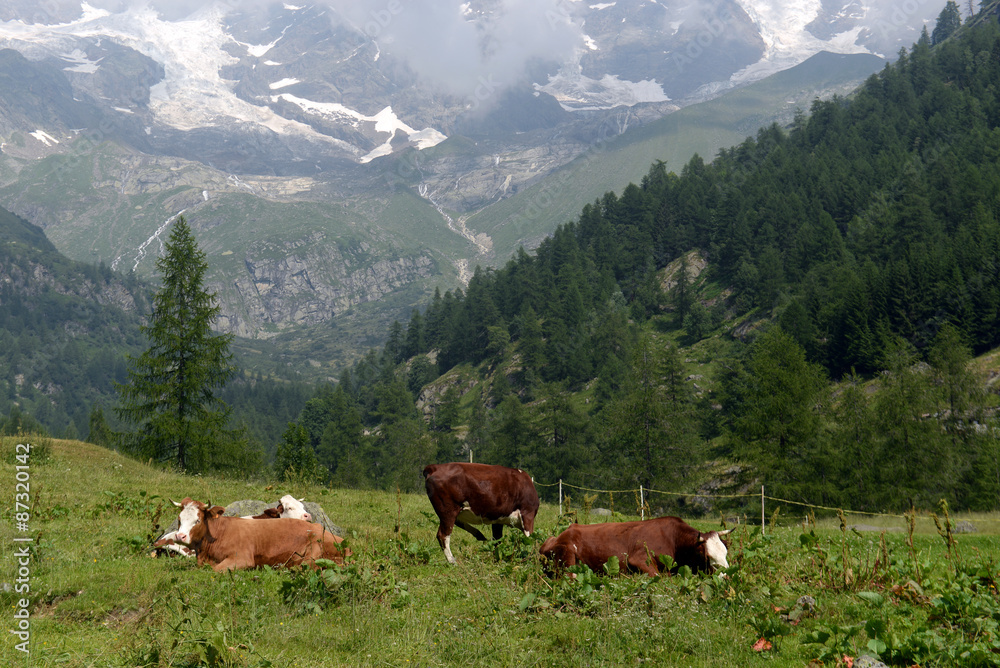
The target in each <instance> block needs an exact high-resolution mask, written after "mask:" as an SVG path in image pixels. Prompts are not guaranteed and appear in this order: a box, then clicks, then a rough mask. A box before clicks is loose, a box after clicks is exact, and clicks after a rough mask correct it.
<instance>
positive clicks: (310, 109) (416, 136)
mask: <svg viewBox="0 0 1000 668" xmlns="http://www.w3.org/2000/svg"><path fill="white" fill-rule="evenodd" d="M271 99H272V101H278V100H285V101H287V102H291V103H292V104H295V105H297V106H298V107H300V108H301V109H302V110H304V111H306V112H307V113H310V114H314V115H316V116H321V117H323V118H324V120H327V121H330V120H332V121H335V122H338V123H347V124H349V125H351V126H353V127H360V126H361V125H362V124H364V123H371V124H374V129H375V132H376V133H379V134H382V135H387V138H386V139H385V141H384V142H382V144H380V145H379V146H378V147H376V148H375V149H374V150H372V151H370V152H369V153H367V154H365V155H363V156H361V157H360V158H359V160H358V161H359V162H362V163H365V162H370V161H372V160H374V159H375V158H377V157H380V156H383V155H388V154H389V153H392V141H393V139H394V138H395V137H396V133H397V131H399V132H402V133H403V134H405V135H406V136H407V138H408V140H409V141H410V142H411V143H413V145H415V146H416V147H417V148H430V147H431V146H437V145H438V144H440V143H441V142H443V141H444V140H445V139H447V137H446V136H445V135H443V134H442V133H440V132H438V131H437V130H435V129H434V128H424V129H423V130H420V131H418V130H414V129H413V128H411V127H410V126H409V125H407V124H406V123H404V122H403V121H401V120H400V119H399V117H398V116H396V114H395V113H394V112H393V111H392V107H386V108H385V109H383V110H382V111H380V112H378V113H377V114H375V115H374V116H365V115H364V114H362V113H359V112H357V111H354V110H353V109H348V108H347V107H345V106H344V105H342V104H337V103H330V102H313V101H312V100H306V99H303V98H301V97H296V96H295V95H291V94H289V93H281V94H279V95H275V96H272V98H271Z"/></svg>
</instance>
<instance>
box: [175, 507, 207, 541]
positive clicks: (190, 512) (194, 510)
mask: <svg viewBox="0 0 1000 668" xmlns="http://www.w3.org/2000/svg"><path fill="white" fill-rule="evenodd" d="M178 519H179V521H180V526H179V527H177V540H178V541H180V542H181V543H190V542H191V530H192V529H194V528H195V527H196V526H198V525H199V524H201V513H199V507H198V504H197V503H196V502H195V501H192V502H190V503H186V504H184V505H183V506H182V507H181V514H180V517H179V518H178Z"/></svg>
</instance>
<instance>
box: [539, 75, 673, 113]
mask: <svg viewBox="0 0 1000 668" xmlns="http://www.w3.org/2000/svg"><path fill="white" fill-rule="evenodd" d="M567 69H568V68H563V70H560V71H559V73H558V74H556V75H554V76H552V77H550V78H549V80H548V82H547V83H546V84H545V85H539V84H535V90H538V91H542V92H544V93H548V94H549V95H551V96H552V97H554V98H555V99H556V100H557V101H558V102H559V104H560V105H561V106H562V108H563V109H565V110H567V111H588V110H598V109H614V108H615V107H620V106H626V107H631V106H633V105H636V104H640V103H642V102H669V101H670V97H668V96H667V94H666V93H664V92H663V86H661V85H660V84H659V83H657V82H656V81H655V80H648V79H647V80H643V81H627V80H622V79H619V78H618V77H617V76H615V75H613V74H605V75H604V76H603V77H602V78H601V79H600V80H597V79H591V78H589V77H586V76H584V75H583V74H582V73H580V71H579V68H577V71H576V72H573V73H569V72H567V71H566V70H567Z"/></svg>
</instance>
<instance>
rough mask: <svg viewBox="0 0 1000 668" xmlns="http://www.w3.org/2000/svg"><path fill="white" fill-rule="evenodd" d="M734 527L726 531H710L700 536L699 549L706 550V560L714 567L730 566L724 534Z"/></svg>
mask: <svg viewBox="0 0 1000 668" xmlns="http://www.w3.org/2000/svg"><path fill="white" fill-rule="evenodd" d="M730 531H732V529H727V530H726V531H709V532H708V533H703V534H700V535H699V536H698V549H699V551H700V552H704V555H705V561H706V562H707V563H708V565H709V566H711V567H712V568H729V562H728V561H727V560H726V555H727V554H728V553H729V550H728V548H727V547H726V543H725V542H724V541H723V540H722V536H725V535H726V534H728V533H729V532H730Z"/></svg>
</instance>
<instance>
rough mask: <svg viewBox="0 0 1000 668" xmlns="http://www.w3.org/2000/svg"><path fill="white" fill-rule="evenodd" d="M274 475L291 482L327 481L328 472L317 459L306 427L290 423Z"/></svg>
mask: <svg viewBox="0 0 1000 668" xmlns="http://www.w3.org/2000/svg"><path fill="white" fill-rule="evenodd" d="M274 473H275V475H276V476H278V478H280V479H281V480H287V481H289V482H299V483H319V482H323V481H324V480H325V479H326V477H327V475H326V471H325V470H324V468H323V467H322V466H321V465H320V463H319V460H318V459H317V458H316V452H315V451H314V450H313V446H312V444H311V443H310V442H309V432H308V431H307V430H306V428H305V427H303V426H301V425H297V424H295V423H294V422H289V423H288V429H286V430H285V434H284V436H282V442H281V443H279V444H278V451H277V453H276V454H275V457H274Z"/></svg>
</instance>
